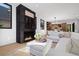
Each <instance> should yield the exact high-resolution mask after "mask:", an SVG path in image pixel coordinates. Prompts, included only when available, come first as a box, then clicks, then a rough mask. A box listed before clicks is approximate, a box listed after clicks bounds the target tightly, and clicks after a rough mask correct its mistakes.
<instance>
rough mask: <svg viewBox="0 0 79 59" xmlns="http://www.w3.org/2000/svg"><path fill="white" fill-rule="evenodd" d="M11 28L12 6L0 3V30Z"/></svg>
mask: <svg viewBox="0 0 79 59" xmlns="http://www.w3.org/2000/svg"><path fill="white" fill-rule="evenodd" d="M11 28H12V6H11V5H10V4H7V3H0V29H11Z"/></svg>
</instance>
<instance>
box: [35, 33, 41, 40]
mask: <svg viewBox="0 0 79 59" xmlns="http://www.w3.org/2000/svg"><path fill="white" fill-rule="evenodd" d="M34 37H35V39H36V41H40V39H41V37H42V34H41V33H36V34H35V35H34Z"/></svg>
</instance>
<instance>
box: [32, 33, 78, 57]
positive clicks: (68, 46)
mask: <svg viewBox="0 0 79 59" xmlns="http://www.w3.org/2000/svg"><path fill="white" fill-rule="evenodd" d="M48 34H49V33H48ZM50 34H51V35H49V36H48V37H49V38H48V39H51V40H52V41H56V42H58V43H57V45H56V47H55V48H50V49H49V51H48V52H47V54H45V55H47V56H77V55H79V33H74V32H63V34H64V37H61V38H60V37H59V33H57V32H50ZM38 47H39V46H38ZM32 48H33V49H34V51H32ZM48 48H49V47H48ZM35 49H37V50H38V51H40V49H38V48H35V46H31V53H34V55H37V53H36V50H35ZM40 54H41V53H40Z"/></svg>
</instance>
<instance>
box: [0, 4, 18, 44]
mask: <svg viewBox="0 0 79 59" xmlns="http://www.w3.org/2000/svg"><path fill="white" fill-rule="evenodd" d="M11 5H12V29H0V46H2V45H6V44H10V43H14V42H16V6H17V5H16V4H11Z"/></svg>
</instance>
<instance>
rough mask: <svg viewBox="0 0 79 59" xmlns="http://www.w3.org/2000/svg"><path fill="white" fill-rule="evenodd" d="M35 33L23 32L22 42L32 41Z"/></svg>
mask: <svg viewBox="0 0 79 59" xmlns="http://www.w3.org/2000/svg"><path fill="white" fill-rule="evenodd" d="M34 35H35V31H30V32H24V42H26V41H30V40H34Z"/></svg>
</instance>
